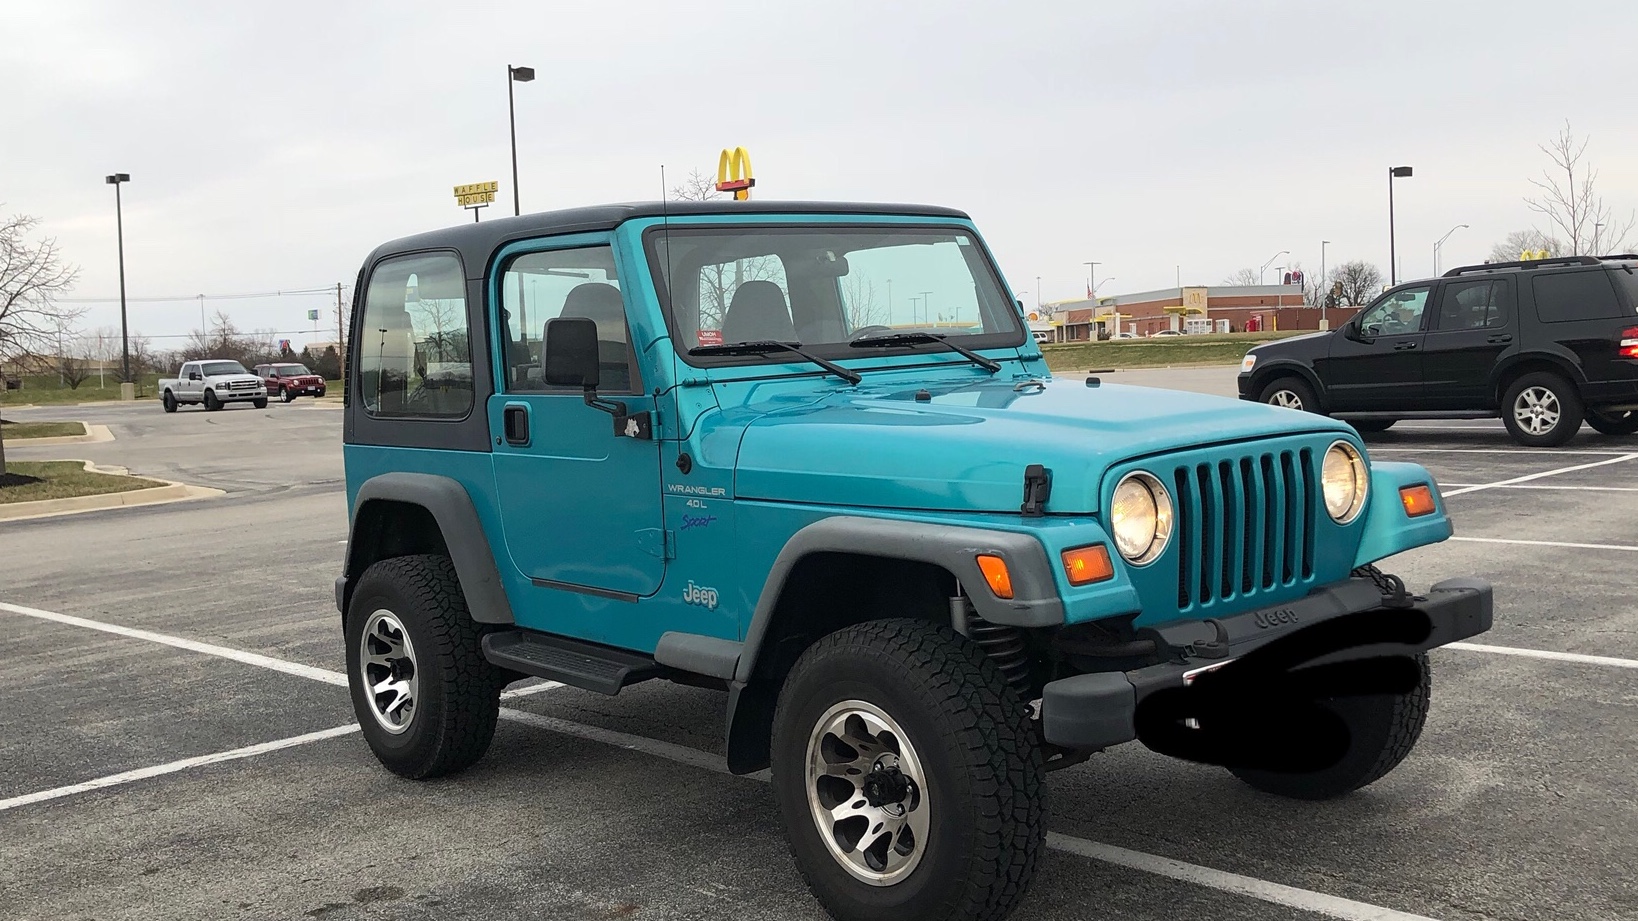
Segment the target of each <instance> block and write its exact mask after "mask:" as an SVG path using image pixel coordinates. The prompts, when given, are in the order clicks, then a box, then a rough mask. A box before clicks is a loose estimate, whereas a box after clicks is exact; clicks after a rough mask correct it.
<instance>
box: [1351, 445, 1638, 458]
mask: <svg viewBox="0 0 1638 921" xmlns="http://www.w3.org/2000/svg"><path fill="white" fill-rule="evenodd" d="M1365 447H1366V448H1367V449H1368V451H1369V452H1370V453H1371V454H1383V453H1387V452H1398V453H1401V454H1403V453H1406V452H1410V453H1413V454H1546V455H1551V456H1553V457H1560V456H1564V457H1573V456H1575V455H1577V454H1588V455H1592V456H1594V457H1600V456H1604V457H1607V456H1611V455H1616V454H1629V453H1631V452H1629V451H1572V450H1560V449H1558V448H1414V447H1407V448H1394V447H1389V446H1387V445H1372V444H1367V445H1366V446H1365Z"/></svg>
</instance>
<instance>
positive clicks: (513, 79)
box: [472, 64, 535, 217]
mask: <svg viewBox="0 0 1638 921" xmlns="http://www.w3.org/2000/svg"><path fill="white" fill-rule="evenodd" d="M534 78H535V69H534V68H533V67H513V66H512V65H510V64H508V65H506V121H507V124H508V125H510V126H511V129H512V216H513V217H516V216H518V215H520V214H522V213H523V208H522V206H521V205H520V204H519V201H520V199H519V197H518V117H517V110H516V107H515V106H514V105H513V103H512V84H514V83H528V82H529V81H531V80H533V79H534ZM472 216H473V217H477V212H476V211H474V212H473V213H472Z"/></svg>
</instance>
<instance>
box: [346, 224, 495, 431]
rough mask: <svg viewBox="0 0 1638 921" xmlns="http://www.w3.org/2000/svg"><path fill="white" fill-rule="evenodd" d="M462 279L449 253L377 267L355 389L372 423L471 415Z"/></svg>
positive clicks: (401, 258)
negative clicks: (381, 419) (377, 418)
mask: <svg viewBox="0 0 1638 921" xmlns="http://www.w3.org/2000/svg"><path fill="white" fill-rule="evenodd" d="M467 333H468V330H467V320H466V280H465V277H464V273H463V272H462V271H461V260H460V259H459V258H458V257H456V256H455V255H453V254H451V253H423V254H420V255H415V256H398V257H396V258H392V259H386V260H383V261H382V262H380V263H379V264H377V265H376V267H375V271H373V272H372V273H371V274H370V282H369V288H368V289H367V292H366V294H365V300H364V316H363V321H362V323H360V325H359V329H358V331H357V333H356V335H357V337H358V371H359V390H360V393H361V394H362V395H363V398H364V409H365V411H367V412H368V413H370V415H373V416H424V417H431V418H459V417H462V416H465V415H466V414H467V413H468V412H470V411H471V409H472V342H471V338H470V337H469V336H468V334H467Z"/></svg>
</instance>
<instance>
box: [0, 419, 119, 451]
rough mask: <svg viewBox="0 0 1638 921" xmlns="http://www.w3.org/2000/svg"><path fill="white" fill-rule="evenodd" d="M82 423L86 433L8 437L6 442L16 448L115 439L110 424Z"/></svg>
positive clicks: (88, 442)
mask: <svg viewBox="0 0 1638 921" xmlns="http://www.w3.org/2000/svg"><path fill="white" fill-rule="evenodd" d="M80 424H81V425H83V426H85V434H84V435H57V436H55V437H52V438H17V439H7V440H6V444H9V445H11V446H12V447H14V448H44V447H49V446H51V445H83V444H95V443H99V442H104V441H113V440H114V433H113V432H110V431H108V426H106V425H91V424H89V423H86V422H81V423H80Z"/></svg>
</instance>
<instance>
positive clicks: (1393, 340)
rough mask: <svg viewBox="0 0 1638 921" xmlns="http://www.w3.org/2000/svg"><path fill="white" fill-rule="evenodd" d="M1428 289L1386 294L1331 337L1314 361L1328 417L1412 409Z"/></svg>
mask: <svg viewBox="0 0 1638 921" xmlns="http://www.w3.org/2000/svg"><path fill="white" fill-rule="evenodd" d="M1432 293H1433V286H1432V285H1420V286H1417V287H1414V288H1404V289H1401V290H1399V291H1395V292H1393V293H1391V294H1388V295H1385V296H1383V297H1381V298H1379V299H1378V300H1376V301H1375V302H1373V303H1372V304H1371V305H1370V306H1369V307H1366V308H1365V309H1364V310H1363V311H1360V313H1359V316H1357V317H1355V318H1354V319H1353V320H1351V321H1349V323H1348V324H1347V325H1346V326H1344V327H1343V328H1342V329H1341V330H1339V335H1335V336H1332V337H1331V352H1330V354H1329V355H1328V356H1327V357H1326V358H1325V359H1324V360H1323V361H1322V362H1316V364H1318V365H1319V368H1318V369H1317V370H1318V372H1319V376H1320V380H1322V381H1324V382H1325V403H1326V409H1328V410H1330V411H1332V412H1363V411H1384V410H1394V409H1412V408H1414V407H1415V405H1416V403H1417V401H1418V390H1419V388H1420V387H1421V386H1422V371H1423V369H1422V345H1423V342H1424V339H1425V337H1426V335H1427V333H1426V327H1427V306H1428V302H1429V299H1430V295H1431V294H1432Z"/></svg>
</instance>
